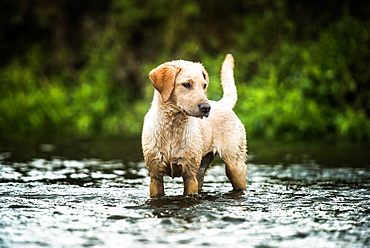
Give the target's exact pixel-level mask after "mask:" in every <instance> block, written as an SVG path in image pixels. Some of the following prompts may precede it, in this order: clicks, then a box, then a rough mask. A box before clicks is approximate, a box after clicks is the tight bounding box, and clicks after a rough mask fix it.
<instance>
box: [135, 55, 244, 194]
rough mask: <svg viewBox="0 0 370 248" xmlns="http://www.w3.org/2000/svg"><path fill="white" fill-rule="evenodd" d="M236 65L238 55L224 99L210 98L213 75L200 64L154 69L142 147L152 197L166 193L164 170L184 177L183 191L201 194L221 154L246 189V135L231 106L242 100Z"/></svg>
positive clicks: (229, 63) (226, 78)
mask: <svg viewBox="0 0 370 248" xmlns="http://www.w3.org/2000/svg"><path fill="white" fill-rule="evenodd" d="M233 68H234V59H233V57H232V56H231V55H227V56H226V58H225V61H224V63H223V65H222V70H221V81H222V88H223V91H224V95H223V98H222V99H221V100H220V101H210V100H208V99H207V87H208V84H209V78H208V74H207V72H206V71H205V69H204V67H203V66H202V65H201V64H199V63H194V62H189V61H183V60H177V61H172V62H167V63H164V64H162V65H160V66H158V67H157V68H155V69H153V70H152V71H151V72H150V73H149V78H150V79H151V81H152V83H153V86H154V88H155V92H154V97H153V102H152V106H151V108H150V109H149V111H148V113H147V114H146V116H145V120H144V126H143V132H142V149H143V155H144V160H145V163H146V167H147V169H148V171H149V175H150V185H149V190H150V197H160V196H163V195H164V186H163V176H164V175H165V174H167V175H169V176H172V177H178V176H181V177H182V178H183V180H184V195H191V194H196V193H199V192H200V191H201V188H202V184H203V178H204V173H205V171H206V169H207V167H208V166H209V164H210V163H211V162H212V160H213V158H214V156H215V155H216V154H219V155H220V157H221V158H222V159H223V160H224V162H225V164H226V175H227V177H228V178H229V180H230V182H231V184H232V186H233V190H235V191H238V190H244V189H245V188H246V164H245V162H246V135H245V129H244V126H243V124H242V123H241V122H240V120H239V119H238V117H237V116H236V115H235V113H234V112H233V110H232V108H233V107H234V106H235V104H236V101H237V92H236V86H235V83H234V76H233ZM189 85H190V87H188V86H189ZM209 105H210V108H211V109H210V111H209V109H208V108H207V107H208V106H209ZM205 106H206V107H205ZM208 111H209V112H208Z"/></svg>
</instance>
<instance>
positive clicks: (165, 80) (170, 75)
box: [149, 63, 180, 102]
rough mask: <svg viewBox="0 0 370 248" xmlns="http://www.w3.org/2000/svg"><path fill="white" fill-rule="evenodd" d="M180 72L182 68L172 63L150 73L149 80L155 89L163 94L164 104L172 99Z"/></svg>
mask: <svg viewBox="0 0 370 248" xmlns="http://www.w3.org/2000/svg"><path fill="white" fill-rule="evenodd" d="M179 71H180V68H178V67H176V66H174V65H172V64H171V63H164V64H162V65H160V66H158V67H157V68H155V69H153V70H152V71H151V72H150V73H149V78H150V80H151V81H152V83H153V86H154V88H155V89H156V90H158V92H159V93H160V94H161V96H162V100H163V102H167V101H168V99H170V96H171V94H172V91H173V89H174V88H175V79H176V76H177V73H179Z"/></svg>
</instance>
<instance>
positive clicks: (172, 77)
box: [149, 60, 211, 118]
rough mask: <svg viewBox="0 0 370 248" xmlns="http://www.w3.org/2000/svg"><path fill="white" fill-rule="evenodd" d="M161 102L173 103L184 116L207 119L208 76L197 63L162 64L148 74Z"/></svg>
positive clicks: (180, 61) (176, 62)
mask: <svg viewBox="0 0 370 248" xmlns="http://www.w3.org/2000/svg"><path fill="white" fill-rule="evenodd" d="M149 78H150V80H151V81H152V83H153V86H154V88H155V89H156V90H157V91H158V92H159V93H160V95H161V98H162V101H163V102H164V103H166V102H169V101H170V102H174V103H175V105H176V106H177V107H178V108H179V109H180V110H181V111H183V112H184V113H185V114H187V115H190V116H194V117H200V118H203V117H208V115H209V113H210V110H211V105H210V104H209V103H208V99H207V87H208V83H209V79H208V74H207V72H206V70H205V69H204V67H203V66H202V65H201V64H199V63H193V62H189V61H184V60H177V61H172V62H167V63H164V64H162V65H160V66H158V67H157V68H155V69H153V70H152V71H151V72H150V73H149Z"/></svg>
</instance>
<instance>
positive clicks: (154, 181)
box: [149, 173, 164, 198]
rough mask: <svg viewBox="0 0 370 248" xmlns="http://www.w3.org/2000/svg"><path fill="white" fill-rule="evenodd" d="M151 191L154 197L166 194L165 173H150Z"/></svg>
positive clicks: (151, 195)
mask: <svg viewBox="0 0 370 248" xmlns="http://www.w3.org/2000/svg"><path fill="white" fill-rule="evenodd" d="M149 191H150V197H152V198H154V197H162V196H164V186H163V174H159V173H150V184H149Z"/></svg>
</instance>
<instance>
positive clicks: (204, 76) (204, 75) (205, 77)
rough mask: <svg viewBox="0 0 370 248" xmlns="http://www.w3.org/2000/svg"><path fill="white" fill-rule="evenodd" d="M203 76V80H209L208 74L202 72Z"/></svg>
mask: <svg viewBox="0 0 370 248" xmlns="http://www.w3.org/2000/svg"><path fill="white" fill-rule="evenodd" d="M202 74H203V78H204V79H205V80H207V76H206V74H205V73H204V71H202Z"/></svg>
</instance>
